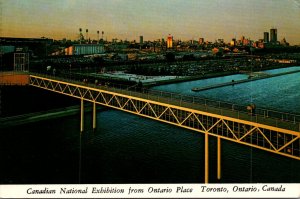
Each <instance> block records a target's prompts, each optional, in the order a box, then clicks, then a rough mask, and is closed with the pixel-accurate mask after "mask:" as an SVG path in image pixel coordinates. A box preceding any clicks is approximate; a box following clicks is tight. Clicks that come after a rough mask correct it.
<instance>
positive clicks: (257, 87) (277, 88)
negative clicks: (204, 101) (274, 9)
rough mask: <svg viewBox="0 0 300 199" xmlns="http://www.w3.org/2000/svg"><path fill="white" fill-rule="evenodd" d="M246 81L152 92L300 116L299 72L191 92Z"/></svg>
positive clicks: (215, 80) (183, 85)
mask: <svg viewBox="0 0 300 199" xmlns="http://www.w3.org/2000/svg"><path fill="white" fill-rule="evenodd" d="M299 69H300V66H298V67H291V68H283V69H273V70H267V71H265V72H266V73H270V74H276V73H281V72H288V71H293V70H299ZM243 78H247V75H240V74H239V75H230V76H226V77H216V78H211V79H205V80H196V81H191V82H182V83H177V84H169V85H163V86H157V87H154V88H153V89H155V90H162V91H167V92H176V93H181V94H183V95H193V96H197V97H203V98H209V99H214V100H222V101H226V102H230V103H234V104H245V105H248V104H250V103H255V104H256V106H257V107H259V108H267V109H272V110H278V111H282V112H290V113H297V114H300V103H299V102H300V92H299V88H300V72H298V73H293V74H288V75H283V76H277V77H272V78H267V79H261V80H257V81H251V82H247V83H242V84H237V85H234V86H226V87H221V88H215V89H210V90H205V91H201V92H193V91H191V89H192V88H194V87H201V86H208V85H214V84H218V83H223V82H229V81H231V80H232V79H234V80H238V79H243Z"/></svg>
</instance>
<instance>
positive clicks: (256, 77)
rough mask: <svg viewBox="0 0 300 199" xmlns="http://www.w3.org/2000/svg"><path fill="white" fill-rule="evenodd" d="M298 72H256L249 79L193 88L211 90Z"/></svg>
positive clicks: (194, 89) (195, 89)
mask: <svg viewBox="0 0 300 199" xmlns="http://www.w3.org/2000/svg"><path fill="white" fill-rule="evenodd" d="M298 72H300V70H295V71H288V72H283V73H278V74H267V73H260V72H255V73H250V75H251V76H254V77H251V76H249V77H250V78H249V79H242V80H236V81H234V80H232V81H231V82H225V83H220V84H214V85H209V86H204V87H195V88H192V91H195V92H198V91H204V90H209V89H214V88H220V87H224V86H233V85H235V84H241V83H246V82H251V81H256V80H261V79H266V78H271V77H278V76H282V75H287V74H292V73H298Z"/></svg>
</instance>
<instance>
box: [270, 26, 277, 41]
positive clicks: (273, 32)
mask: <svg viewBox="0 0 300 199" xmlns="http://www.w3.org/2000/svg"><path fill="white" fill-rule="evenodd" d="M270 42H272V43H276V42H277V29H276V28H271V29H270Z"/></svg>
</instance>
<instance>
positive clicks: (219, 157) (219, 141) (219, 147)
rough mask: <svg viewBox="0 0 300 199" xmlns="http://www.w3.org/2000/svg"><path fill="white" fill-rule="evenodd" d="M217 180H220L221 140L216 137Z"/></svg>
mask: <svg viewBox="0 0 300 199" xmlns="http://www.w3.org/2000/svg"><path fill="white" fill-rule="evenodd" d="M217 164H218V171H217V173H218V180H220V179H221V138H220V137H218V163H217Z"/></svg>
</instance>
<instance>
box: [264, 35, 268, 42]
mask: <svg viewBox="0 0 300 199" xmlns="http://www.w3.org/2000/svg"><path fill="white" fill-rule="evenodd" d="M264 42H265V43H269V33H268V32H264Z"/></svg>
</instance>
